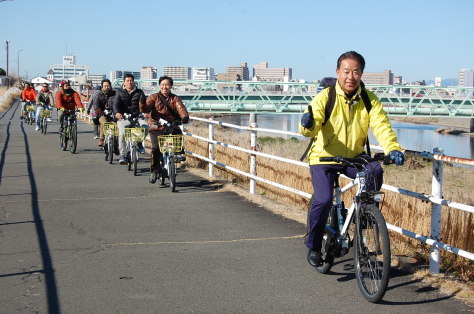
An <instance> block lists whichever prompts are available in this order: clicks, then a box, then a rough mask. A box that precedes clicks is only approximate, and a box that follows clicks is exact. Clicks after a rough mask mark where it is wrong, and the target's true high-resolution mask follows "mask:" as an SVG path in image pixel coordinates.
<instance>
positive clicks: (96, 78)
mask: <svg viewBox="0 0 474 314" xmlns="http://www.w3.org/2000/svg"><path fill="white" fill-rule="evenodd" d="M103 79H105V74H90V75H88V76H87V81H89V82H90V83H91V87H92V88H94V87H97V86H100V84H101V83H102V80H103Z"/></svg>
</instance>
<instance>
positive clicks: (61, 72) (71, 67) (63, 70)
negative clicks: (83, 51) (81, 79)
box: [48, 55, 89, 81]
mask: <svg viewBox="0 0 474 314" xmlns="http://www.w3.org/2000/svg"><path fill="white" fill-rule="evenodd" d="M50 72H52V73H51V74H49V73H50ZM48 74H49V77H52V79H53V80H54V81H62V80H68V79H70V78H73V77H77V76H87V75H88V74H89V67H88V66H87V65H78V64H76V56H74V55H68V56H63V63H62V64H53V65H51V66H50V70H49V71H48Z"/></svg>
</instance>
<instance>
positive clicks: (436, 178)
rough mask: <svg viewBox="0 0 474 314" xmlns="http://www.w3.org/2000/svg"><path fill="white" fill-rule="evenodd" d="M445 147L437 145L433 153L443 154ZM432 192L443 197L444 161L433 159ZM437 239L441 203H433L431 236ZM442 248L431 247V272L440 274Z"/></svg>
mask: <svg viewBox="0 0 474 314" xmlns="http://www.w3.org/2000/svg"><path fill="white" fill-rule="evenodd" d="M442 153H443V149H442V148H439V147H435V148H434V149H433V154H442ZM431 194H432V195H433V196H434V197H438V198H443V162H442V161H440V160H433V177H432V183H431ZM430 237H431V238H432V239H433V240H435V241H441V205H439V204H435V203H432V204H431V236H430ZM440 251H441V250H440V249H438V248H436V247H433V246H432V247H431V248H430V272H431V273H432V274H439V268H440V262H441V261H440Z"/></svg>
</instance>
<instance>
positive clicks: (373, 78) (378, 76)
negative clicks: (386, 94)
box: [362, 70, 393, 85]
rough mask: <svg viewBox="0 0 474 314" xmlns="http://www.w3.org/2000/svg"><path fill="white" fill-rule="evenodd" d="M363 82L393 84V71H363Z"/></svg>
mask: <svg viewBox="0 0 474 314" xmlns="http://www.w3.org/2000/svg"><path fill="white" fill-rule="evenodd" d="M362 82H364V84H374V85H393V73H392V71H390V70H385V71H383V72H364V73H363V74H362Z"/></svg>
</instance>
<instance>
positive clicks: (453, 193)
mask: <svg viewBox="0 0 474 314" xmlns="http://www.w3.org/2000/svg"><path fill="white" fill-rule="evenodd" d="M187 130H188V131H189V132H191V133H193V134H196V135H200V136H203V137H207V136H208V127H207V124H205V123H200V122H197V121H194V122H193V123H191V124H190V125H189V127H188V128H187ZM215 139H216V140H218V141H222V142H224V143H228V144H232V145H237V146H240V147H247V148H250V136H249V134H248V133H247V132H241V133H238V132H235V131H233V130H230V129H227V128H225V127H216V132H215ZM306 145H307V142H306V141H297V140H291V139H289V140H284V139H274V138H273V139H270V138H262V137H260V138H259V142H258V147H257V150H258V151H261V152H265V153H271V154H274V155H277V156H281V157H286V158H289V159H294V160H299V158H300V155H301V154H302V152H303V151H304V149H305V148H306ZM186 148H187V149H189V150H191V151H193V152H195V153H197V154H200V155H202V156H207V154H208V145H207V143H204V142H202V141H198V140H196V139H193V138H187V139H186ZM215 159H216V160H218V161H219V162H222V163H223V164H226V165H229V166H232V167H235V168H238V169H241V170H243V171H246V172H248V169H249V157H248V155H247V154H246V153H242V152H238V151H235V150H230V149H228V148H225V147H222V146H218V145H216V149H215ZM257 159H258V163H257V175H258V176H260V177H264V178H266V179H269V180H271V181H275V182H278V183H281V184H285V185H287V186H290V187H293V188H295V189H298V190H302V191H305V192H308V193H312V186H311V179H310V175H309V171H308V169H307V168H305V167H298V166H294V165H289V164H286V163H283V162H279V161H275V160H271V159H268V158H263V157H257ZM188 160H189V163H190V165H191V166H193V167H198V168H201V169H207V166H208V165H207V163H206V162H204V161H200V160H198V159H193V158H188ZM214 169H215V174H216V175H217V176H219V177H221V178H224V179H226V180H228V181H230V182H232V183H233V184H237V185H240V186H242V187H244V188H247V189H248V179H247V178H245V177H243V176H239V175H236V174H234V173H231V172H228V171H225V170H224V169H222V168H219V167H215V168H214ZM384 170H385V175H384V183H386V184H389V185H393V186H397V187H401V188H404V189H407V190H411V191H416V192H421V193H426V194H431V175H432V174H431V171H432V167H431V162H429V161H425V160H422V159H414V158H413V159H408V160H407V162H406V165H405V166H404V167H395V166H384ZM443 186H444V192H443V193H444V195H443V196H444V198H445V199H448V200H451V201H454V202H459V203H464V204H468V205H471V206H472V205H474V197H473V196H472V194H471V191H472V190H473V188H474V176H473V175H472V170H470V169H464V168H454V167H450V166H446V167H444V183H443ZM257 193H258V194H260V195H264V196H266V197H268V198H270V199H272V200H274V201H276V202H277V203H279V204H283V205H285V206H288V207H290V208H293V209H295V210H296V211H298V212H299V213H298V214H297V215H296V216H298V217H301V215H300V213H301V212H305V211H306V210H307V206H308V200H307V199H306V198H303V197H300V196H297V195H295V194H293V193H290V192H286V191H283V190H281V189H278V188H275V187H272V186H269V185H268V184H264V183H257ZM350 198H351V196H350V195H347V196H346V203H350ZM442 210H443V216H442V242H444V243H448V244H450V245H452V246H455V247H458V248H461V249H463V250H467V251H469V252H474V241H473V240H474V228H473V227H474V226H473V216H472V214H471V213H467V212H464V211H460V210H456V209H450V208H449V207H445V206H443V209H442ZM382 212H383V214H384V216H385V218H386V220H387V222H389V223H391V224H394V225H396V226H399V227H402V228H404V229H407V230H410V231H413V232H415V233H418V234H422V235H429V234H430V224H431V204H428V203H425V202H422V201H420V200H417V199H414V198H411V197H408V196H403V195H400V194H396V193H392V192H389V191H387V192H386V194H385V197H384V202H383V206H382ZM304 220H305V219H304ZM302 222H304V221H302ZM391 241H392V250H393V253H394V255H396V254H405V255H408V256H411V257H414V258H415V259H416V260H418V262H419V263H421V264H426V263H427V259H428V258H429V246H427V245H425V244H423V243H421V242H419V241H417V240H413V239H410V238H407V237H405V236H401V235H398V234H396V233H392V232H391ZM442 261H443V265H442V269H443V270H444V271H447V272H449V273H451V274H454V275H456V276H458V277H459V278H462V279H463V280H467V281H472V280H474V267H473V266H474V265H473V263H472V262H471V261H469V260H466V259H464V258H461V257H458V256H457V255H454V254H451V253H448V252H442Z"/></svg>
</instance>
